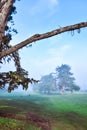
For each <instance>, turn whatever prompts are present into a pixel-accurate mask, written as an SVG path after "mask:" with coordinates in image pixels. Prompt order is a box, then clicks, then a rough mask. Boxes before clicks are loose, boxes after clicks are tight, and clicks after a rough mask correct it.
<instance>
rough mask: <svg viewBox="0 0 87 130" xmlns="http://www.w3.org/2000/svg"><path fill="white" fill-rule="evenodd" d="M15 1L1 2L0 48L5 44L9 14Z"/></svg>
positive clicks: (2, 0) (1, 0)
mask: <svg viewBox="0 0 87 130" xmlns="http://www.w3.org/2000/svg"><path fill="white" fill-rule="evenodd" d="M13 3H14V0H8V1H7V0H0V47H1V45H2V44H3V37H4V35H5V27H6V25H7V19H8V14H9V12H10V10H11V7H12V5H13Z"/></svg>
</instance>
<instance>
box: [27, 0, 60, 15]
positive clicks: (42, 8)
mask: <svg viewBox="0 0 87 130" xmlns="http://www.w3.org/2000/svg"><path fill="white" fill-rule="evenodd" d="M57 6H58V0H38V1H37V2H36V3H35V4H34V5H32V7H31V9H30V10H29V12H30V14H31V15H36V14H41V13H45V12H46V13H50V14H52V13H53V12H54V13H55V10H56V9H58V7H57Z"/></svg>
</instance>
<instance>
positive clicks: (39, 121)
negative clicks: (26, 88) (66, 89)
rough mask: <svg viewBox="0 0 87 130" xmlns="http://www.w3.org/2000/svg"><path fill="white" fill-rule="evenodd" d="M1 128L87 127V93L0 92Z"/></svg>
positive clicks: (55, 129) (84, 129)
mask: <svg viewBox="0 0 87 130" xmlns="http://www.w3.org/2000/svg"><path fill="white" fill-rule="evenodd" d="M0 115H1V117H0V130H87V94H70V95H69V94H68V95H67V94H66V95H52V96H48V95H45V96H44V95H30V96H29V95H26V96H23V95H18V96H17V95H16V96H12V95H9V96H0Z"/></svg>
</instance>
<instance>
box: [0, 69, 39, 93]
mask: <svg viewBox="0 0 87 130" xmlns="http://www.w3.org/2000/svg"><path fill="white" fill-rule="evenodd" d="M32 82H37V81H36V80H34V79H30V78H28V72H27V71H25V70H23V69H22V71H21V72H20V73H18V71H15V72H12V71H10V72H7V73H0V88H2V89H4V87H6V86H8V92H11V91H12V90H14V89H15V88H18V87H19V86H20V85H22V86H23V89H25V90H27V89H28V87H29V83H32Z"/></svg>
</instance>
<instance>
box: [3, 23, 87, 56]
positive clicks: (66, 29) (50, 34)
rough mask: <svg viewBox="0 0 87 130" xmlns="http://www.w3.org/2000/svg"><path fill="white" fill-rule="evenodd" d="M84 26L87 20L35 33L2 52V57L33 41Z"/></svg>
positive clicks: (86, 24) (86, 25)
mask: <svg viewBox="0 0 87 130" xmlns="http://www.w3.org/2000/svg"><path fill="white" fill-rule="evenodd" d="M84 27H87V22H81V23H78V24H74V25H70V26H66V27H62V28H59V29H56V30H53V31H50V32H47V33H43V34H35V35H33V36H31V37H30V38H28V39H26V40H24V41H22V42H20V43H19V44H16V45H14V46H13V47H11V48H9V49H8V50H7V51H3V52H0V58H3V57H4V56H7V55H9V54H11V53H13V52H15V51H17V50H19V49H21V48H23V47H24V46H26V45H28V44H30V43H32V42H35V41H38V40H41V39H45V38H49V37H52V36H55V35H58V34H61V33H64V32H67V31H74V30H76V29H80V28H84Z"/></svg>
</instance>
